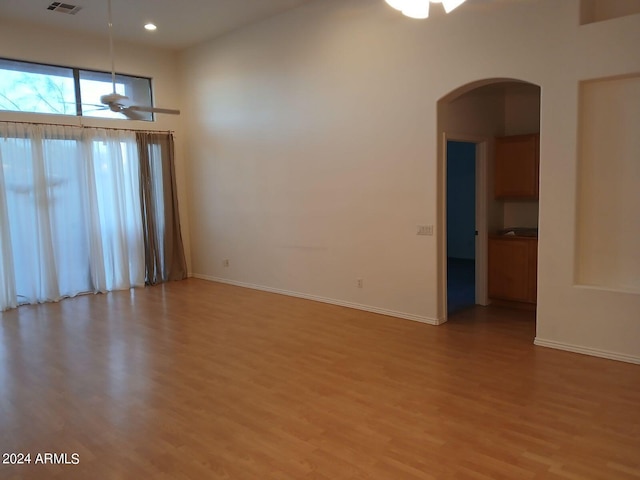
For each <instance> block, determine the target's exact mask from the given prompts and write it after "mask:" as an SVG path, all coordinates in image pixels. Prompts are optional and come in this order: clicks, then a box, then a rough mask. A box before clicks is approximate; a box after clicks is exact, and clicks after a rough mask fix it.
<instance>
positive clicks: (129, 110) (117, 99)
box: [100, 0, 180, 120]
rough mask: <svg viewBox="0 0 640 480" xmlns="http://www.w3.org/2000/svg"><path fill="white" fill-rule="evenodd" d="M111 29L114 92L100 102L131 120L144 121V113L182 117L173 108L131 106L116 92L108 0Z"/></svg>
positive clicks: (103, 97) (111, 31) (108, 3)
mask: <svg viewBox="0 0 640 480" xmlns="http://www.w3.org/2000/svg"><path fill="white" fill-rule="evenodd" d="M107 8H108V20H109V22H108V27H109V56H110V57H111V85H112V88H113V89H112V92H111V93H108V94H106V95H102V96H101V97H100V102H102V104H103V105H106V108H109V110H111V111H112V112H116V113H121V114H123V115H124V116H125V117H127V118H129V119H131V120H142V119H143V118H144V115H143V114H144V113H166V114H169V115H180V110H175V109H171V108H156V107H152V106H150V105H149V106H147V105H129V97H127V96H125V95H120V94H119V93H117V92H116V68H115V60H114V54H113V19H112V15H111V0H107Z"/></svg>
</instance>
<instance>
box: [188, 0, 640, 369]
mask: <svg viewBox="0 0 640 480" xmlns="http://www.w3.org/2000/svg"><path fill="white" fill-rule="evenodd" d="M578 24H579V2H578V0H566V1H563V2H558V1H557V0H539V1H535V2H534V1H525V2H508V3H507V2H499V3H495V4H482V5H478V6H473V5H469V6H465V7H461V8H460V9H459V10H456V11H455V12H454V13H452V14H450V15H448V16H446V17H445V16H442V15H441V16H439V17H438V18H432V19H430V20H428V21H415V20H411V19H408V18H406V17H403V16H402V15H400V14H398V13H397V12H395V11H394V10H392V9H390V8H389V7H388V6H387V5H386V4H385V2H383V1H382V0H380V1H372V0H324V1H321V2H312V3H310V4H308V5H306V6H303V7H301V8H298V9H296V10H293V11H290V12H288V13H286V14H283V15H280V16H277V17H273V18H271V19H269V20H267V21H265V22H262V23H259V24H255V25H253V26H251V27H249V28H246V29H243V30H241V31H238V32H236V33H234V34H230V35H227V36H225V37H223V38H220V39H218V40H216V41H213V42H209V43H205V44H203V45H201V46H199V47H197V48H193V49H191V50H189V51H188V52H186V54H185V55H184V58H183V65H184V73H185V79H186V85H187V87H188V88H187V92H188V95H187V99H186V102H187V103H186V105H187V109H188V110H189V112H190V115H189V116H188V117H187V120H188V126H189V129H188V131H189V149H190V156H191V159H190V162H191V168H190V177H189V179H190V182H189V187H190V196H191V197H190V207H191V212H190V213H191V218H194V219H197V222H193V226H192V230H191V234H192V254H193V270H194V272H195V273H197V274H199V275H201V276H204V277H207V278H221V279H225V280H227V281H232V282H238V283H243V284H249V285H253V286H260V287H265V288H270V289H275V290H281V291H287V292H293V293H298V294H303V295H310V296H317V297H322V298H327V299H330V300H333V301H339V302H343V303H347V304H360V305H363V306H365V307H366V308H372V309H379V310H382V311H388V312H394V313H395V314H399V315H405V316H412V317H414V318H416V319H422V320H425V321H428V320H430V319H436V318H437V317H438V306H439V305H438V304H439V301H438V273H437V272H438V270H437V268H436V266H437V264H438V258H437V248H436V237H435V236H434V237H422V236H416V235H415V233H416V232H415V227H416V225H418V224H436V223H437V214H438V208H437V206H438V199H439V196H438V195H439V192H438V181H437V179H438V171H439V163H438V162H439V159H438V148H439V135H438V128H437V108H436V105H437V102H438V100H439V99H440V98H442V97H443V96H445V95H446V94H448V93H449V92H451V91H453V90H455V89H457V88H458V87H460V86H462V85H465V84H467V83H469V82H473V81H476V80H479V79H483V78H514V79H520V80H524V81H528V82H531V83H534V84H537V85H540V86H541V87H542V103H541V111H542V117H541V189H540V196H541V197H540V230H541V241H540V246H539V251H540V262H539V289H538V292H539V297H538V330H537V342H538V343H540V344H545V345H552V346H558V347H561V348H573V349H580V350H582V351H585V352H588V353H596V354H602V355H608V356H614V357H616V358H623V359H627V360H629V359H631V360H634V359H636V360H640V344H639V342H638V340H637V339H638V338H640V296H638V295H634V294H623V293H618V292H611V291H602V290H592V289H589V290H587V289H584V288H580V287H576V286H575V285H574V280H573V272H574V257H575V255H574V248H575V247H574V245H575V212H576V182H577V178H576V161H577V147H576V145H577V142H576V135H577V118H578V116H577V110H578V105H577V97H578V82H579V80H583V79H588V78H594V77H601V76H609V75H620V74H628V73H632V72H637V71H640V56H639V55H638V54H637V45H639V44H640V16H631V17H625V18H621V19H617V20H612V21H609V22H601V23H596V24H590V25H587V26H584V27H579V26H578ZM541 32H543V34H542V33H541ZM436 233H437V232H436ZM639 240H640V239H639ZM224 259H229V260H230V266H229V267H227V268H225V267H223V260H224ZM356 278H363V279H364V288H362V289H358V288H357V287H356V281H355V280H356Z"/></svg>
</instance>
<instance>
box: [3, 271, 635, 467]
mask: <svg viewBox="0 0 640 480" xmlns="http://www.w3.org/2000/svg"><path fill="white" fill-rule="evenodd" d="M533 337H534V322H533V314H532V313H530V312H521V311H513V310H501V309H490V308H477V309H472V310H470V311H467V312H462V313H461V314H459V315H458V316H456V317H453V318H452V319H451V320H450V322H449V323H448V324H445V325H442V326H440V327H433V326H429V325H423V324H420V323H416V322H410V321H405V320H399V319H394V318H390V317H385V316H382V315H376V314H371V313H366V312H361V311H357V310H351V309H347V308H342V307H337V306H332V305H326V304H321V303H315V302H310V301H306V300H301V299H296V298H289V297H284V296H279V295H274V294H269V293H264V292H258V291H252V290H247V289H242V288H238V287H233V286H228V285H222V284H216V283H210V282H205V281H201V280H187V281H183V282H176V283H171V284H168V285H165V286H159V287H152V288H146V289H140V290H135V291H133V292H119V293H113V294H109V295H97V296H85V297H78V298H75V299H69V300H65V301H62V302H60V303H58V304H49V305H40V306H31V307H21V308H19V309H17V310H13V311H10V312H5V313H4V314H1V315H0V389H1V390H0V452H1V453H4V452H24V453H27V452H29V453H31V454H32V456H35V455H36V454H37V453H44V452H56V453H67V454H69V456H70V455H71V454H72V453H78V454H79V456H80V463H79V464H78V465H34V464H33V463H32V464H31V465H22V466H10V465H0V478H2V479H49V478H53V479H62V478H64V479H90V480H100V479H172V480H173V479H176V480H181V479H198V480H200V479H238V480H244V479H262V480H264V479H279V480H280V479H281V480H288V479H296V480H311V479H313V480H337V479H345V480H346V479H349V480H361V479H379V480H404V479H412V480H421V479H438V480H440V479H492V480H493V479H517V480H527V479H556V480H560V479H574V480H578V479H579V480H584V479H602V480H625V479H630V480H631V479H635V480H638V479H639V478H640V367H638V366H635V365H629V364H624V363H619V362H614V361H609V360H603V359H597V358H591V357H586V356H581V355H577V354H572V353H566V352H560V351H555V350H550V349H545V348H541V347H534V346H533V344H532V341H533ZM32 458H33V457H32Z"/></svg>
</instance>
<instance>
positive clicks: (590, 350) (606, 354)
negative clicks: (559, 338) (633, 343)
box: [533, 337, 640, 364]
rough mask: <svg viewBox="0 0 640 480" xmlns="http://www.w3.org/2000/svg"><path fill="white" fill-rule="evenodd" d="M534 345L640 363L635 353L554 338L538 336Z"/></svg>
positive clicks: (639, 358)
mask: <svg viewBox="0 0 640 480" xmlns="http://www.w3.org/2000/svg"><path fill="white" fill-rule="evenodd" d="M533 343H534V345H538V346H539V347H548V348H555V349H556V350H565V351H567V352H573V353H581V354H583V355H590V356H592V357H600V358H608V359H609V360H618V361H619V362H627V363H635V364H640V357H638V356H635V355H626V354H624V353H616V352H609V351H607V350H599V349H597V348H590V347H581V346H579V345H572V344H570V343H562V342H554V341H553V340H545V339H543V338H538V337H536V339H535V340H534V341H533Z"/></svg>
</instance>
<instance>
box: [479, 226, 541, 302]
mask: <svg viewBox="0 0 640 480" xmlns="http://www.w3.org/2000/svg"><path fill="white" fill-rule="evenodd" d="M537 281H538V239H537V238H534V237H517V236H491V237H489V297H490V298H494V299H498V300H507V301H512V302H524V303H528V304H535V303H536V298H537Z"/></svg>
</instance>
